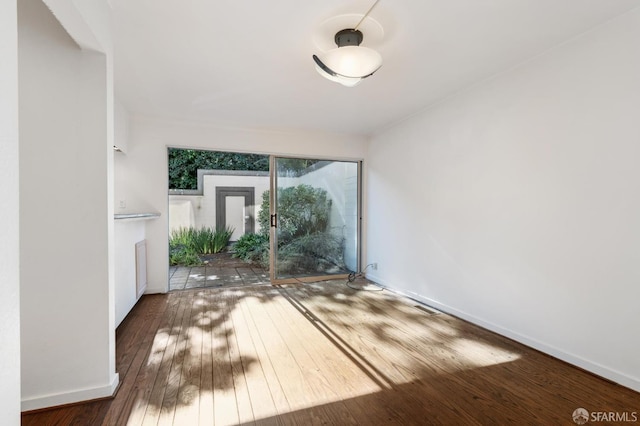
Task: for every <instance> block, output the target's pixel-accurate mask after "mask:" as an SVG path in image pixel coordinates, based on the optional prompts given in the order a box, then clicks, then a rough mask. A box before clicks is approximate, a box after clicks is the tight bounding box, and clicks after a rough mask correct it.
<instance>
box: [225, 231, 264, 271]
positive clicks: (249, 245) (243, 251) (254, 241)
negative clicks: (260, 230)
mask: <svg viewBox="0 0 640 426" xmlns="http://www.w3.org/2000/svg"><path fill="white" fill-rule="evenodd" d="M233 257H236V258H238V259H242V260H244V261H246V262H257V263H259V264H261V265H262V266H264V267H268V265H269V236H268V235H263V234H244V235H243V236H241V237H240V238H238V241H236V243H235V244H234V245H233Z"/></svg>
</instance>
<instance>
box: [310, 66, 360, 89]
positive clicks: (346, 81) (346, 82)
mask: <svg viewBox="0 0 640 426" xmlns="http://www.w3.org/2000/svg"><path fill="white" fill-rule="evenodd" d="M316 71H318V74H320V75H321V76H323V77H324V78H326V79H327V80H331V81H334V82H336V83H340V84H342V85H343V86H347V87H353V86H357V85H358V84H360V82H361V81H362V79H361V78H353V77H342V76H339V75H331V74H328V73H327V72H326V71H324V70H323V69H322V68H320V67H319V66H317V65H316Z"/></svg>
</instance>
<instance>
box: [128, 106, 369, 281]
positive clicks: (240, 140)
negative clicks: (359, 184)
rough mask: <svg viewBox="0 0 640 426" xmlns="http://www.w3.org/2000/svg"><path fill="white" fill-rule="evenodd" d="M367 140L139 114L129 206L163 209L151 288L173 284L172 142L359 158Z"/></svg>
mask: <svg viewBox="0 0 640 426" xmlns="http://www.w3.org/2000/svg"><path fill="white" fill-rule="evenodd" d="M365 144H366V141H365V139H364V138H363V137H359V136H346V135H336V134H327V133H319V132H317V133H305V132H294V131H291V132H284V131H282V132H279V131H259V130H242V129H229V128H219V127H213V126H206V125H197V124H187V123H171V122H166V121H157V120H154V119H149V118H140V117H139V118H137V119H136V118H134V119H133V120H132V123H131V137H130V139H129V147H128V153H127V157H128V161H130V172H131V173H130V180H129V184H130V187H129V191H130V193H132V194H133V193H135V194H136V196H135V197H131V196H130V197H129V201H128V206H129V207H130V208H137V209H139V210H140V211H158V212H160V214H161V218H160V219H159V220H153V221H148V222H147V230H146V231H147V234H146V235H147V266H148V286H147V292H148V293H158V292H166V291H167V289H168V270H169V259H168V257H169V249H168V228H169V223H168V214H167V212H168V204H169V203H168V194H167V187H168V172H167V167H168V166H167V147H169V146H171V147H184V148H195V149H209V150H217V151H232V152H245V153H258V154H271V153H273V154H280V155H300V156H305V155H306V156H311V157H313V158H317V157H320V158H322V157H338V158H343V159H351V160H359V159H362V157H363V156H364V153H365Z"/></svg>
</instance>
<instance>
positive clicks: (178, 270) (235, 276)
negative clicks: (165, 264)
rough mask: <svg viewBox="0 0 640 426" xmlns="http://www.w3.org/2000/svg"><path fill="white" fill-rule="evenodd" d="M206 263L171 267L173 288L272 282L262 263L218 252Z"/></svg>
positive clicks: (208, 257)
mask: <svg viewBox="0 0 640 426" xmlns="http://www.w3.org/2000/svg"><path fill="white" fill-rule="evenodd" d="M204 261H205V264H204V265H202V266H171V267H170V268H169V291H174V290H186V289H192V288H208V287H223V286H241V285H254V284H268V283H269V282H270V281H269V273H268V272H267V271H266V270H265V269H264V268H262V267H261V266H260V265H257V264H255V263H247V262H245V261H243V260H240V259H235V258H233V257H231V253H216V254H213V255H209V256H207V257H206V258H205V260H204Z"/></svg>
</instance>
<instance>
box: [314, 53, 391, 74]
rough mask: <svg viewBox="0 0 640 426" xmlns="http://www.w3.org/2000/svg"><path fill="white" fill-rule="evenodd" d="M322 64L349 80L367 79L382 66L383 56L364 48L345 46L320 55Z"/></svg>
mask: <svg viewBox="0 0 640 426" xmlns="http://www.w3.org/2000/svg"><path fill="white" fill-rule="evenodd" d="M320 56H321V60H322V62H323V63H324V64H325V65H326V66H327V67H328V68H329V69H331V70H332V71H334V72H335V73H337V74H339V75H340V76H343V77H347V78H357V79H361V78H362V77H367V76H369V75H371V74H373V73H374V72H376V71H377V70H378V68H380V66H382V56H381V55H380V54H379V53H378V52H376V51H375V50H373V49H369V48H368V47H362V46H343V47H338V48H336V49H331V50H329V51H328V52H326V53H324V54H322V55H320Z"/></svg>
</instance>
